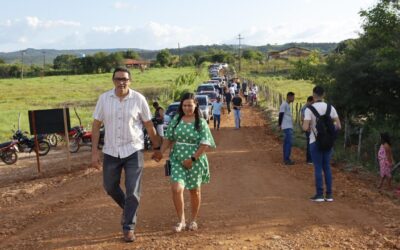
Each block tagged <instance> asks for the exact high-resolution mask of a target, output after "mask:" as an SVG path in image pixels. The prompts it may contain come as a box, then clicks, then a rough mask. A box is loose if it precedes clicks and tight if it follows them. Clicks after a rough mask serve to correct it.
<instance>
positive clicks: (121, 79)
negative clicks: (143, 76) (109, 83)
mask: <svg viewBox="0 0 400 250" xmlns="http://www.w3.org/2000/svg"><path fill="white" fill-rule="evenodd" d="M113 80H114V81H116V82H128V81H129V78H123V77H121V78H119V77H116V78H114V79H113Z"/></svg>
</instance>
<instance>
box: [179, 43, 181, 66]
mask: <svg viewBox="0 0 400 250" xmlns="http://www.w3.org/2000/svg"><path fill="white" fill-rule="evenodd" d="M178 65H179V67H180V66H181V45H180V44H179V43H178Z"/></svg>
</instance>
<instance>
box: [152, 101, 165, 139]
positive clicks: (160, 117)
mask: <svg viewBox="0 0 400 250" xmlns="http://www.w3.org/2000/svg"><path fill="white" fill-rule="evenodd" d="M153 107H154V109H155V110H156V111H155V113H154V118H153V123H154V126H155V127H156V130H157V134H158V135H159V136H161V138H162V137H164V109H163V108H162V107H161V106H160V105H159V104H158V102H153Z"/></svg>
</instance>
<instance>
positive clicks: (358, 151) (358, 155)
mask: <svg viewBox="0 0 400 250" xmlns="http://www.w3.org/2000/svg"><path fill="white" fill-rule="evenodd" d="M363 130H364V127H361V128H360V132H359V134H358V149H357V160H358V161H360V159H361V143H362V133H363Z"/></svg>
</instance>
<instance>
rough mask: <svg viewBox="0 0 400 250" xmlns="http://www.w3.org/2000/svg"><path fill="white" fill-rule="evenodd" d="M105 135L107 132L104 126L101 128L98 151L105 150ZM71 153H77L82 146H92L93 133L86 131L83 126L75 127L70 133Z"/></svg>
mask: <svg viewBox="0 0 400 250" xmlns="http://www.w3.org/2000/svg"><path fill="white" fill-rule="evenodd" d="M104 134H105V130H104V127H103V126H102V127H101V128H100V138H99V144H98V149H101V148H103V145H104ZM69 137H70V139H69V140H70V142H69V151H70V152H71V153H76V152H78V151H79V149H80V147H81V146H89V147H91V146H92V132H91V131H86V130H85V129H84V127H83V126H75V127H73V128H72V129H71V130H70V131H69Z"/></svg>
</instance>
